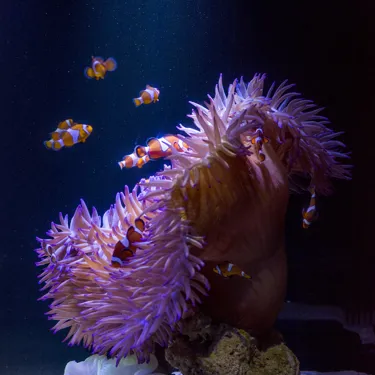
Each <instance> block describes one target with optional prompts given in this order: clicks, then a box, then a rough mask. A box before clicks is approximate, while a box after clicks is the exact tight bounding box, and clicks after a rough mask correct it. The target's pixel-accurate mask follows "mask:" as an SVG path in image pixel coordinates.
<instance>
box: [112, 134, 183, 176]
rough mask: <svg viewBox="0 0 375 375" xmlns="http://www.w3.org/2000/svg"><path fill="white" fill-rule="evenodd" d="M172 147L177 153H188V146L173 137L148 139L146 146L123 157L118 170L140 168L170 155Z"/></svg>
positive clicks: (138, 147)
mask: <svg viewBox="0 0 375 375" xmlns="http://www.w3.org/2000/svg"><path fill="white" fill-rule="evenodd" d="M172 147H173V148H174V149H175V150H176V151H178V152H185V151H189V150H190V148H189V146H188V145H187V144H186V143H185V142H184V141H183V140H181V139H179V138H178V137H176V136H175V135H166V136H164V137H161V138H150V139H149V140H148V141H147V146H136V147H135V149H134V152H133V153H132V154H130V155H125V156H124V158H123V160H122V161H120V162H119V163H118V164H119V166H120V168H121V169H122V168H132V167H138V168H142V167H143V166H144V165H145V164H146V163H148V162H149V161H150V160H157V159H161V158H165V157H167V156H170V155H172V152H173V151H172Z"/></svg>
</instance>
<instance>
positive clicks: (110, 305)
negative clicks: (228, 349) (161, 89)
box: [37, 75, 350, 361]
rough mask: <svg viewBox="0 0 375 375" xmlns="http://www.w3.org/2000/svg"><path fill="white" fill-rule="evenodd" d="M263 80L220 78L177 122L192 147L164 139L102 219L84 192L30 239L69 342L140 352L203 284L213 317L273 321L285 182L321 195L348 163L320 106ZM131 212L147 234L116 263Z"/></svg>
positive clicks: (281, 270)
mask: <svg viewBox="0 0 375 375" xmlns="http://www.w3.org/2000/svg"><path fill="white" fill-rule="evenodd" d="M264 80H265V75H255V76H254V78H253V79H252V80H251V82H250V83H249V84H247V85H245V83H244V81H243V79H242V78H241V80H240V81H239V82H237V81H234V82H233V84H231V85H230V86H229V89H228V92H227V93H225V91H224V89H223V85H222V78H221V77H220V79H219V83H218V85H217V86H216V88H215V97H214V98H211V97H209V103H206V107H203V106H201V105H199V104H196V103H192V104H193V106H194V107H195V108H196V109H195V110H194V111H193V113H192V115H191V116H190V117H191V118H192V119H193V120H194V124H195V126H196V127H197V129H193V128H187V127H184V126H182V125H181V126H179V127H178V129H179V130H180V131H182V132H185V133H186V136H182V135H179V136H178V137H179V138H180V139H181V140H183V141H184V142H185V143H186V144H187V145H188V146H189V149H188V150H183V151H182V152H177V151H174V150H171V153H172V154H171V156H170V157H169V159H170V160H171V167H169V166H165V168H164V170H163V171H161V172H160V173H158V174H157V176H152V177H149V178H148V179H143V180H141V181H140V183H139V184H138V185H137V186H136V187H135V188H134V189H133V191H132V192H130V191H129V189H128V187H125V191H124V193H118V194H117V196H116V201H115V204H114V205H113V206H112V207H111V208H110V209H109V210H108V211H107V212H105V214H104V215H103V217H102V218H101V217H100V216H99V215H98V213H97V211H96V210H95V208H94V209H93V210H92V213H91V214H90V212H89V210H88V208H87V206H86V204H85V202H84V201H81V204H80V205H79V206H78V208H77V209H76V211H75V213H74V215H73V218H72V219H71V221H70V223H69V221H68V217H67V216H65V217H63V215H62V214H60V223H59V224H54V223H52V228H51V230H50V231H49V232H48V235H49V237H51V238H49V239H38V240H39V242H40V244H41V247H40V248H39V249H38V250H37V252H38V255H39V257H40V259H41V260H40V262H38V265H39V266H43V267H44V270H43V273H42V274H41V277H40V283H42V284H44V286H43V288H42V290H45V291H47V292H46V294H45V295H44V296H43V297H42V298H43V299H52V303H51V306H50V308H51V310H50V312H49V313H48V314H49V315H50V319H52V320H56V321H57V324H56V325H55V327H54V328H53V329H54V330H55V331H57V330H60V329H63V328H69V329H70V331H69V333H68V337H67V339H69V340H70V341H69V343H70V344H79V343H80V342H81V341H82V342H83V343H84V345H85V346H87V347H90V348H91V349H92V350H93V352H95V353H97V354H109V355H110V356H112V357H117V358H118V360H120V359H121V358H122V357H124V356H126V355H127V354H128V353H130V352H132V353H135V354H136V355H137V357H138V358H139V360H140V361H143V360H147V359H148V358H149V354H150V353H151V352H152V350H153V344H154V343H158V344H160V345H164V346H165V345H167V344H168V341H169V340H170V338H171V333H172V331H173V330H174V329H175V328H176V323H177V322H179V321H180V319H181V318H182V317H183V315H184V314H185V313H188V312H189V310H190V308H191V306H192V305H195V304H196V303H197V302H198V303H201V296H202V295H207V292H208V290H209V287H210V285H211V291H210V293H209V296H208V298H206V299H205V301H204V304H203V306H206V310H207V311H208V312H209V313H210V315H211V316H212V317H214V318H217V319H219V320H220V321H225V322H228V323H232V324H234V325H236V326H237V327H243V328H251V329H258V330H262V329H265V328H267V327H269V326H270V325H272V324H273V322H274V320H275V318H276V315H277V313H278V311H279V309H280V306H281V304H282V302H283V298H284V292H285V285H286V261H285V253H284V218H285V212H286V207H287V203H288V196H289V191H290V190H299V191H308V188H309V187H310V186H314V188H315V191H316V192H317V194H318V195H319V194H327V193H328V192H329V191H330V179H331V178H332V177H333V178H340V179H349V178H350V174H349V171H348V168H349V167H348V166H346V165H343V164H341V163H340V159H343V158H347V157H348V156H347V154H345V153H343V151H342V148H343V147H344V145H343V144H342V143H341V142H339V141H337V140H336V139H335V138H336V137H337V135H338V134H339V133H334V132H333V131H332V130H330V129H328V128H327V127H326V124H327V120H326V119H325V118H324V117H321V116H320V115H319V112H320V109H319V108H316V107H315V105H314V104H313V103H312V102H311V101H309V100H304V99H301V98H299V97H298V94H297V93H295V92H288V90H289V89H290V88H291V87H292V85H287V84H286V82H284V83H283V84H282V85H281V86H279V88H277V89H276V90H275V91H274V92H272V88H271V89H270V90H269V91H268V93H267V95H263V84H264ZM263 135H264V137H265V138H263V142H262V143H260V142H258V141H254V139H256V137H262V136H263ZM265 139H267V141H265ZM138 217H142V219H143V220H144V221H145V224H146V229H145V232H144V238H143V241H142V242H140V243H139V244H138V245H137V246H138V250H137V253H136V255H135V256H134V257H132V258H129V261H128V263H127V266H126V267H123V268H114V267H112V266H111V256H112V252H113V249H114V245H115V244H116V243H117V242H118V241H119V240H121V239H122V238H123V237H124V236H125V235H126V232H127V230H128V228H129V226H131V225H134V221H135V219H136V218H138ZM223 261H230V262H233V263H235V264H236V265H238V266H239V267H240V268H241V269H242V270H244V271H245V272H246V273H249V274H250V275H252V279H251V280H245V279H241V278H233V279H230V280H225V281H222V280H223V278H221V277H220V276H219V275H216V274H214V273H213V272H212V268H213V266H214V265H215V264H217V263H218V262H223Z"/></svg>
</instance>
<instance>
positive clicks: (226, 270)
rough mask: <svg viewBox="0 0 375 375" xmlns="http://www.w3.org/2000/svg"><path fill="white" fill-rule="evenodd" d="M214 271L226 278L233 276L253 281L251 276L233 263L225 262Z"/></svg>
mask: <svg viewBox="0 0 375 375" xmlns="http://www.w3.org/2000/svg"><path fill="white" fill-rule="evenodd" d="M213 271H214V272H215V273H217V274H218V275H220V276H223V277H225V278H227V277H232V276H241V277H244V278H245V279H251V276H250V275H248V274H246V273H245V272H243V271H242V270H241V269H240V268H239V267H238V266H236V265H235V264H233V263H229V262H225V263H221V264H218V265H217V266H216V267H215V268H214V269H213Z"/></svg>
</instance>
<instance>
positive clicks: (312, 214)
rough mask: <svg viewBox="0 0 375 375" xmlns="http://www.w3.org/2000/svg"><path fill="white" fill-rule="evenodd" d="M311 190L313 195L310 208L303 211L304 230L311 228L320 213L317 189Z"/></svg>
mask: <svg viewBox="0 0 375 375" xmlns="http://www.w3.org/2000/svg"><path fill="white" fill-rule="evenodd" d="M309 190H310V193H311V198H310V203H309V207H307V209H302V219H303V220H302V227H303V228H304V229H307V228H309V227H310V225H311V224H312V223H313V222H314V221H315V220H317V218H318V212H317V210H316V195H315V188H313V187H311V188H310V189H309Z"/></svg>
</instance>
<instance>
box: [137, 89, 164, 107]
mask: <svg viewBox="0 0 375 375" xmlns="http://www.w3.org/2000/svg"><path fill="white" fill-rule="evenodd" d="M159 94H160V91H159V90H158V89H157V88H155V87H151V86H150V85H146V89H145V90H142V91H141V92H140V93H139V97H138V98H134V99H133V103H134V104H135V106H136V107H139V106H140V105H141V104H150V103H156V102H158V101H159Z"/></svg>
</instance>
